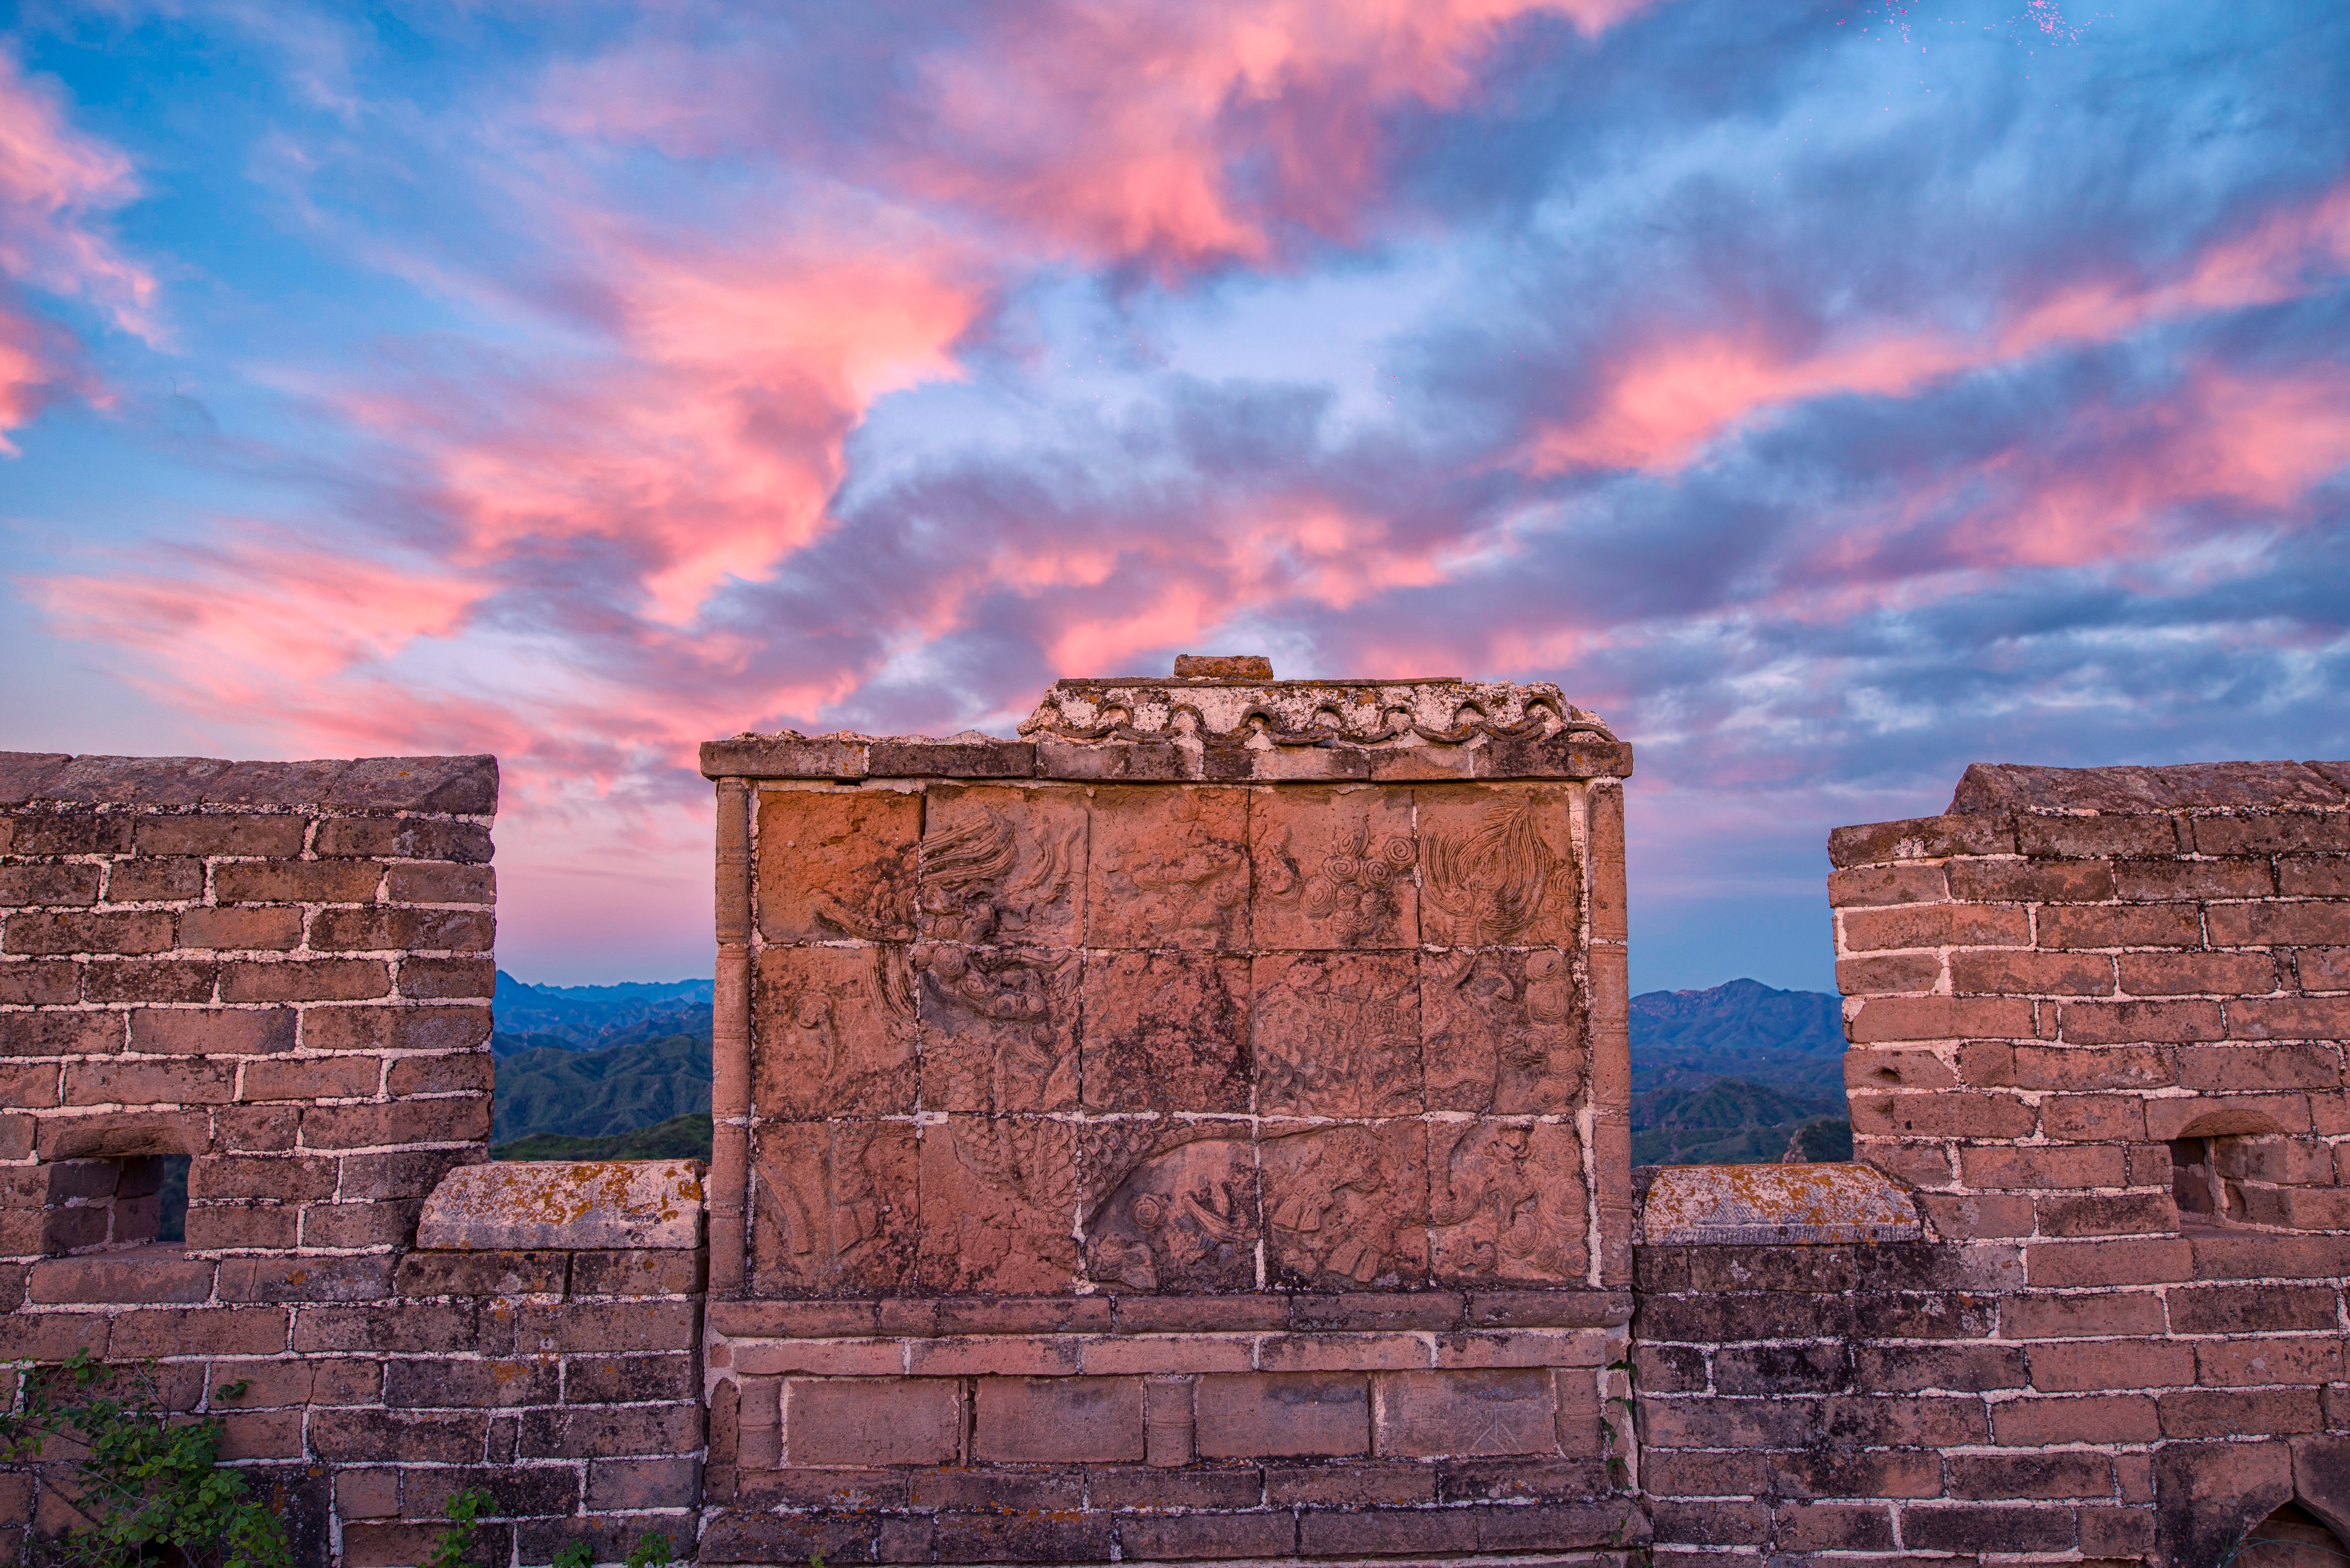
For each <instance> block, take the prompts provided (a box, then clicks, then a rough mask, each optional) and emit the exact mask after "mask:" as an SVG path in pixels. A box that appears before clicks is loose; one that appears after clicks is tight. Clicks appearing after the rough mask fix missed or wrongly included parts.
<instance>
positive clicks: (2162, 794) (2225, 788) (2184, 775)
mask: <svg viewBox="0 0 2350 1568" xmlns="http://www.w3.org/2000/svg"><path fill="white" fill-rule="evenodd" d="M2279 808H2286V809H2303V810H2317V811H2340V810H2343V809H2345V808H2350V762H2334V763H2325V762H2310V763H2293V762H2265V763H2182V764H2179V765H2177V766H2172V767H2114V768H2043V767H2026V766H2023V765H2021V764H2018V763H1974V764H1973V765H1972V766H1970V767H1969V768H1968V769H1967V771H1966V773H1965V774H1963V775H1962V776H1961V777H1960V780H1959V787H1958V791H1957V793H1956V794H1953V795H1952V796H1951V797H1950V812H1949V815H1953V816H1979V815H1986V814H1989V813H1994V812H2029V813H2036V814H2050V815H2075V814H2081V813H2089V812H2095V813H2098V814H2100V815H2104V814H2118V815H2152V814H2160V813H2169V812H2179V811H2198V810H2205V811H2209V810H2240V811H2241V810H2276V809H2279Z"/></svg>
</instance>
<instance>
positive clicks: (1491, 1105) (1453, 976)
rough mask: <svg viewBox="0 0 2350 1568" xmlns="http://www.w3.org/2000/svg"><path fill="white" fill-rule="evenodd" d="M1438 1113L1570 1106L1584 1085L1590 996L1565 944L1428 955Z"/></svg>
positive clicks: (1430, 1049)
mask: <svg viewBox="0 0 2350 1568" xmlns="http://www.w3.org/2000/svg"><path fill="white" fill-rule="evenodd" d="M1419 1018H1420V1028H1421V1038H1422V1040H1423V1042H1424V1044H1423V1045H1422V1048H1421V1050H1422V1059H1423V1061H1424V1063H1425V1064H1426V1069H1425V1070H1426V1072H1427V1075H1428V1108H1429V1109H1430V1110H1432V1111H1490V1112H1495V1113H1499V1114H1501V1115H1503V1116H1524V1115H1535V1114H1541V1113H1545V1112H1562V1111H1565V1110H1568V1109H1570V1108H1572V1107H1573V1106H1574V1104H1575V1096H1576V1094H1577V1093H1578V1091H1579V1090H1580V1089H1581V1087H1582V1084H1583V1074H1584V1064H1585V1055H1584V1052H1585V1045H1584V1025H1583V1005H1582V999H1581V997H1580V996H1578V995H1577V994H1576V988H1575V967H1574V963H1573V961H1572V958H1571V956H1570V955H1569V954H1568V953H1566V952H1565V951H1564V950H1561V949H1558V948H1534V949H1530V950H1517V949H1506V948H1471V949H1465V950H1461V949H1456V950H1453V951H1451V952H1431V953H1422V954H1421V955H1420V959H1419Z"/></svg>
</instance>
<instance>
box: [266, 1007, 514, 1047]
mask: <svg viewBox="0 0 2350 1568" xmlns="http://www.w3.org/2000/svg"><path fill="white" fill-rule="evenodd" d="M489 1037H490V1010H489V1009H488V1008H486V1007H312V1008H306V1009H304V1010H303V1013H302V1044H303V1046H304V1048H305V1049H307V1050H312V1051H470V1050H472V1049H473V1048H474V1047H475V1046H477V1045H480V1044H484V1042H486V1041H487V1040H488V1039H489Z"/></svg>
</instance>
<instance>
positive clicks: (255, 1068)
mask: <svg viewBox="0 0 2350 1568" xmlns="http://www.w3.org/2000/svg"><path fill="white" fill-rule="evenodd" d="M230 1016H232V1017H234V1016H237V1015H236V1014H231V1015H230ZM137 1027H138V1026H137V1025H136V1024H135V1023H134V1024H133V1025H132V1032H133V1033H136V1032H137ZM285 1033H286V1045H288V1046H291V1045H292V1044H294V1018H293V1014H292V1013H290V1012H289V1013H287V1014H286V1031H285ZM382 1079H383V1059H382V1058H381V1057H380V1056H305V1057H301V1058H299V1059H291V1060H268V1061H259V1062H251V1063H247V1064H245V1068H244V1078H243V1079H242V1081H241V1082H240V1083H239V1085H238V1087H237V1097H238V1098H240V1099H244V1100H349V1099H364V1098H367V1097H369V1096H372V1095H374V1094H375V1093H376V1091H377V1090H378V1088H379V1087H380V1085H381V1083H382Z"/></svg>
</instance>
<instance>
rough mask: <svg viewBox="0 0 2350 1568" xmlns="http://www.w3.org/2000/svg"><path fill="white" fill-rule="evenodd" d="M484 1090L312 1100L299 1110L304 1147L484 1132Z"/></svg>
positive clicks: (377, 1144)
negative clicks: (371, 1101)
mask: <svg viewBox="0 0 2350 1568" xmlns="http://www.w3.org/2000/svg"><path fill="white" fill-rule="evenodd" d="M489 1129H490V1102H489V1099H488V1098H487V1096H479V1095H466V1096H454V1097H452V1098H448V1099H433V1100H394V1101H392V1102H390V1104H388V1105H369V1106H309V1107H308V1108H307V1109H306V1110H304V1111H303V1113H302V1144H303V1147H306V1148H382V1147H389V1146H392V1145H396V1144H404V1143H454V1142H457V1141H459V1140H461V1139H465V1138H478V1137H487V1136H489Z"/></svg>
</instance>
